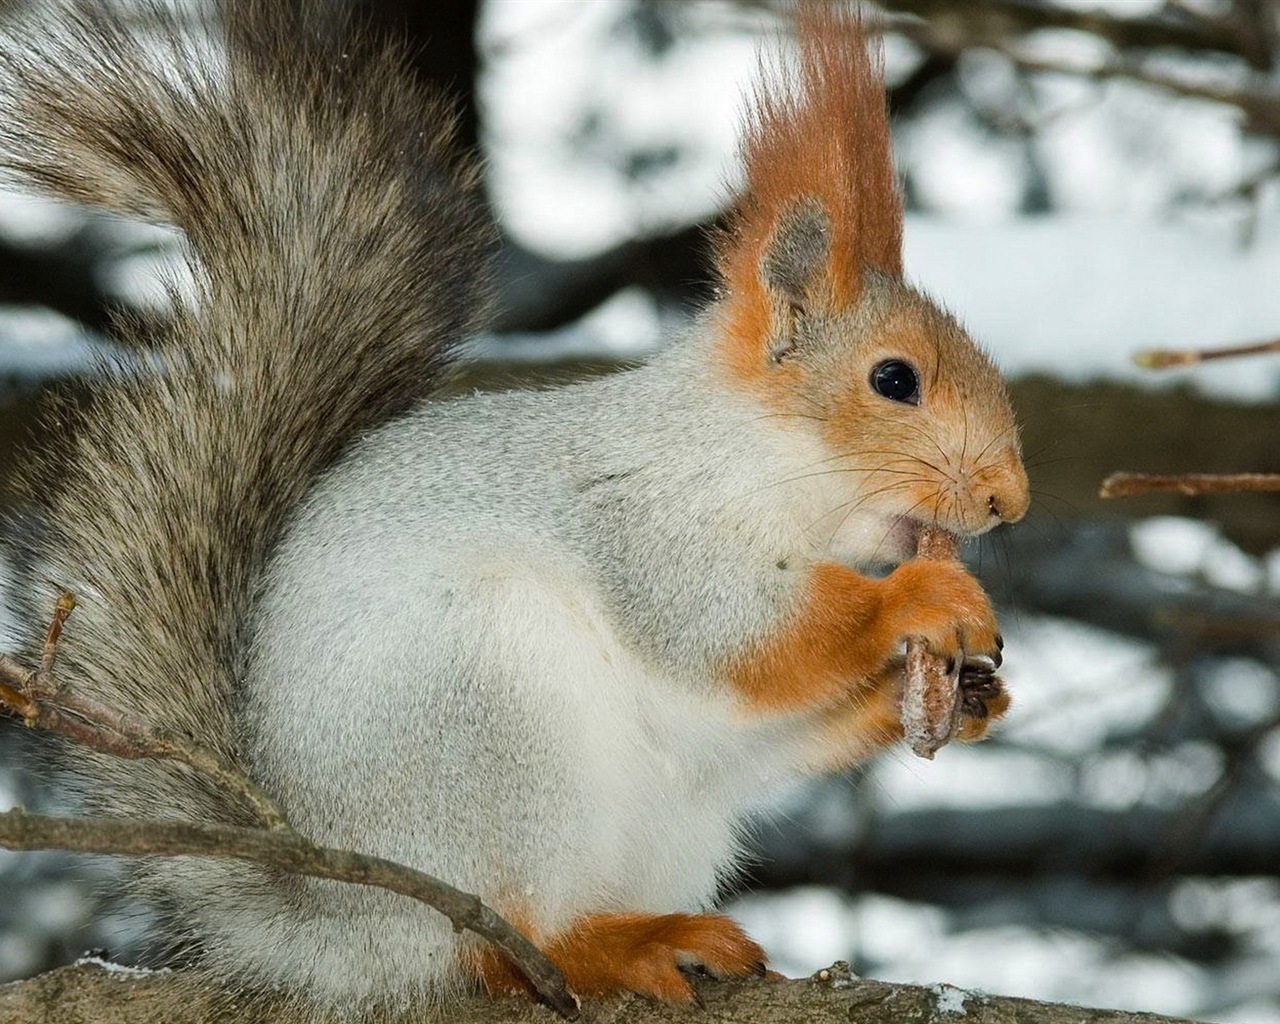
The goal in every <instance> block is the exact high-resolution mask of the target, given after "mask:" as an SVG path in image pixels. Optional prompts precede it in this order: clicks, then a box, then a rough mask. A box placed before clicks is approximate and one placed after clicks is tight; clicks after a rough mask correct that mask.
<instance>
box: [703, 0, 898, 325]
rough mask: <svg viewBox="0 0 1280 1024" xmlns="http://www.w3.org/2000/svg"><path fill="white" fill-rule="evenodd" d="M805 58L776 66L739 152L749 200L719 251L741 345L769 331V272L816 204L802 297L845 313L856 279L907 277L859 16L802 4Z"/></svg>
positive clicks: (886, 145)
mask: <svg viewBox="0 0 1280 1024" xmlns="http://www.w3.org/2000/svg"><path fill="white" fill-rule="evenodd" d="M796 26H797V33H798V37H799V55H798V57H796V58H795V59H786V60H780V61H779V62H777V63H776V64H773V65H772V66H770V65H769V64H768V63H766V62H765V61H764V60H762V62H761V63H762V68H761V84H760V85H759V86H758V87H757V89H756V90H755V94H754V96H753V97H752V102H751V105H750V107H749V109H748V112H747V115H746V121H745V127H744V134H743V141H742V147H741V152H742V161H743V164H744V166H745V170H746V191H745V194H744V195H743V196H742V198H741V200H740V201H739V205H738V208H737V209H736V211H735V212H734V214H733V216H732V217H731V219H730V222H729V225H728V227H727V229H726V231H725V232H724V234H723V235H722V236H721V238H720V240H719V244H718V246H717V257H718V264H719V269H720V273H721V275H722V277H723V279H724V283H725V285H726V286H727V289H728V299H729V304H730V310H729V313H730V325H729V326H730V330H731V332H732V333H733V334H734V335H735V336H736V337H737V338H738V339H739V340H740V341H743V342H746V341H747V340H748V337H753V338H754V340H755V341H757V342H759V341H761V340H763V337H764V336H765V335H766V334H767V333H768V332H769V331H770V330H771V324H770V320H771V315H770V314H771V310H773V308H774V307H775V306H776V304H777V297H771V296H770V295H769V294H768V292H769V284H768V282H767V281H766V280H765V276H766V275H765V273H764V263H765V261H766V259H767V257H768V256H769V249H770V247H771V245H772V243H773V242H774V240H775V237H776V236H777V234H778V231H779V228H780V226H782V225H785V224H786V223H787V221H788V218H791V217H793V216H794V211H795V210H796V209H798V208H802V206H801V204H807V205H809V206H810V207H812V206H813V205H815V203H816V204H817V206H819V207H820V209H821V211H822V213H823V214H825V219H826V224H825V228H826V232H827V233H826V236H825V239H824V241H825V251H824V252H823V254H822V255H823V260H822V266H821V267H820V268H818V269H819V274H818V275H817V278H816V279H815V280H813V281H811V282H810V283H809V286H808V288H807V290H808V292H810V293H811V297H812V298H813V299H814V300H817V301H822V302H824V303H830V304H831V306H832V307H833V308H837V309H839V308H844V307H847V306H848V305H850V304H852V303H853V302H856V301H857V298H858V294H859V291H860V285H861V275H862V271H863V270H864V269H865V268H874V269H876V270H879V271H881V272H882V273H885V274H888V275H890V276H892V277H901V275H902V201H901V197H900V195H899V192H898V185H897V178H896V176H895V173H894V168H893V157H892V153H891V149H890V136H889V118H888V112H887V110H886V105H885V92H884V75H883V61H882V58H881V56H880V51H879V48H878V47H877V48H876V49H875V51H874V52H872V51H869V50H868V47H867V39H866V33H865V31H864V29H863V23H862V17H861V14H860V13H859V12H858V11H857V10H856V9H854V8H851V7H850V6H849V5H847V4H845V3H841V2H838V0H801V3H800V4H799V7H798V13H797V17H796Z"/></svg>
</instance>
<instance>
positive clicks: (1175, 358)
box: [1133, 339, 1280, 370]
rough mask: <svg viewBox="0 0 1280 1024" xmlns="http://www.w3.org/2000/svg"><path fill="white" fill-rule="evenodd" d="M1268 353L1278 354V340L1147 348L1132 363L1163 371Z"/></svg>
mask: <svg viewBox="0 0 1280 1024" xmlns="http://www.w3.org/2000/svg"><path fill="white" fill-rule="evenodd" d="M1270 352H1280V339H1277V340H1275V341H1261V342H1257V343H1256V344H1253V345H1232V346H1230V347H1228V348H1205V349H1190V348H1185V349H1179V348H1148V349H1143V350H1142V351H1141V352H1136V353H1134V356H1133V361H1134V362H1135V363H1137V364H1138V365H1139V366H1141V367H1143V369H1147V370H1164V369H1167V368H1169V367H1171V366H1194V365H1195V364H1196V363H1203V362H1206V361H1207V360H1210V359H1234V358H1236V357H1237V356H1260V355H1266V354H1267V353H1270Z"/></svg>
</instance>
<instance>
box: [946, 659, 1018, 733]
mask: <svg viewBox="0 0 1280 1024" xmlns="http://www.w3.org/2000/svg"><path fill="white" fill-rule="evenodd" d="M998 665H999V661H998V660H997V661H996V663H995V665H990V664H988V663H987V662H986V661H985V660H983V661H971V662H966V663H965V664H964V666H963V667H962V668H961V669H960V722H959V725H958V726H957V729H956V737H957V738H958V739H959V740H960V741H961V742H962V743H974V742H976V741H978V740H980V739H982V738H983V737H985V736H986V734H987V730H988V729H990V728H991V725H992V723H994V722H997V721H999V720H1000V719H1001V718H1003V717H1004V716H1005V713H1006V712H1007V711H1008V710H1009V705H1010V704H1011V703H1012V701H1011V699H1010V697H1009V694H1008V691H1006V690H1005V688H1004V682H1003V681H1002V680H1001V679H1000V677H999V676H997V675H996V674H995V668H996V667H998Z"/></svg>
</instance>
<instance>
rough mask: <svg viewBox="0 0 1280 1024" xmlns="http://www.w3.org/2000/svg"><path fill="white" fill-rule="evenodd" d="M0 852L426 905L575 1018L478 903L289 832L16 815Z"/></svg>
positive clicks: (550, 974) (530, 950) (529, 953)
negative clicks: (369, 889)
mask: <svg viewBox="0 0 1280 1024" xmlns="http://www.w3.org/2000/svg"><path fill="white" fill-rule="evenodd" d="M0 846H2V847H4V848H6V849H9V850H69V851H72V852H74V853H107V854H116V855H121V854H123V855H126V856H142V855H156V854H159V855H161V856H166V857H180V856H197V857H216V858H222V859H232V860H245V861H251V862H253V863H256V864H265V865H267V866H269V867H275V868H282V869H284V870H286V871H290V872H293V873H294V874H297V875H307V876H310V877H312V878H329V879H333V880H334V881H337V882H349V883H351V884H354V885H369V886H374V887H376V888H379V889H387V890H389V891H390V892H395V893H399V894H400V895H402V896H408V897H409V898H410V899H414V900H417V901H418V902H420V903H425V904H426V905H427V906H429V907H431V908H432V909H433V910H438V911H439V912H440V913H442V914H444V915H445V916H446V917H447V918H449V920H450V921H452V922H453V923H454V925H455V926H457V927H458V928H465V929H467V930H468V931H470V932H474V933H475V934H476V935H479V936H480V937H481V938H484V939H487V940H488V941H489V942H492V943H493V944H494V945H495V946H497V947H498V948H499V949H501V950H502V952H503V953H504V954H505V955H506V956H507V957H509V958H510V960H511V962H512V963H513V964H514V965H515V966H516V967H517V968H518V969H519V970H520V971H521V973H523V974H524V976H525V977H526V978H528V979H529V981H530V983H531V984H532V985H533V987H534V988H535V989H537V991H538V994H539V995H541V996H542V997H543V998H544V999H546V1001H547V1002H548V1004H549V1005H550V1006H551V1007H552V1008H553V1009H554V1010H556V1012H558V1013H560V1014H561V1015H562V1016H565V1017H568V1018H574V1017H576V1016H577V1014H578V1004H577V1000H576V999H575V998H574V997H573V996H572V995H571V994H570V993H569V991H568V989H567V988H565V984H564V979H563V977H561V975H560V972H559V971H558V970H557V969H556V968H555V966H554V965H553V964H552V963H551V961H549V960H548V959H547V958H546V957H545V956H543V955H542V953H541V951H540V950H538V948H537V947H536V946H534V945H533V943H531V942H530V941H529V940H528V939H526V938H525V937H524V936H523V935H521V934H520V933H519V932H518V931H516V930H515V929H514V928H513V927H512V926H511V925H510V924H508V923H507V922H506V921H505V920H504V919H503V918H501V917H499V916H498V915H497V914H496V913H494V911H492V910H491V909H490V908H489V907H487V906H485V905H484V903H482V902H481V901H480V898H479V897H478V896H473V895H471V894H470V893H465V892H462V891H461V890H460V889H455V888H454V887H453V886H451V885H449V884H448V883H446V882H442V881H440V880H439V879H437V878H433V877H432V876H430V875H428V874H425V873H423V872H421V871H416V870H414V869H413V868H409V867H405V866H404V865H402V864H396V863H394V862H392V861H389V860H384V859H383V858H381V857H371V856H368V855H366V854H361V853H353V852H351V851H350V850H335V849H331V848H329V847H326V846H317V845H315V844H313V843H310V842H308V841H307V840H306V839H303V838H302V836H300V835H298V834H297V833H296V832H294V831H292V830H290V829H256V828H237V827H235V826H232V825H196V824H191V823H188V822H179V821H117V820H113V819H86V818H52V817H44V816H42V815H35V814H28V813H26V812H25V811H23V810H22V809H21V808H15V809H13V810H11V811H6V812H4V813H2V814H0Z"/></svg>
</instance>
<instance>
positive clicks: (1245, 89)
mask: <svg viewBox="0 0 1280 1024" xmlns="http://www.w3.org/2000/svg"><path fill="white" fill-rule="evenodd" d="M966 9H967V8H966ZM893 29H894V31H897V32H900V33H902V34H903V35H905V36H906V37H907V38H909V39H911V40H912V41H913V42H916V43H918V44H919V45H921V46H923V47H924V48H925V49H927V50H929V51H930V52H932V53H936V54H941V55H945V56H948V57H953V58H954V57H956V56H958V55H960V54H961V53H963V52H964V51H966V50H970V49H975V48H976V49H989V50H994V51H995V52H997V53H999V54H1001V55H1003V56H1004V57H1006V58H1007V59H1008V60H1009V61H1010V62H1011V63H1013V64H1014V65H1015V66H1016V67H1019V68H1021V69H1023V70H1025V71H1039V72H1051V73H1057V74H1067V75H1075V76H1078V77H1082V78H1091V79H1094V80H1097V81H1107V80H1110V79H1117V78H1118V79H1126V80H1128V81H1133V82H1140V83H1142V84H1144V85H1150V86H1153V87H1155V88H1157V89H1162V90H1164V91H1165V92H1169V93H1173V94H1174V95H1176V96H1183V97H1187V98H1189V99H1202V100H1210V101H1212V102H1214V103H1222V104H1226V105H1227V106H1232V107H1235V108H1237V109H1238V110H1240V111H1241V112H1242V113H1243V114H1244V115H1245V127H1246V128H1247V129H1249V130H1251V131H1254V132H1257V133H1260V134H1264V135H1270V136H1274V137H1280V91H1277V90H1276V89H1275V88H1274V86H1272V85H1271V84H1269V82H1267V81H1266V80H1263V79H1258V78H1255V79H1254V80H1253V82H1252V83H1251V84H1236V83H1223V82H1207V81H1198V80H1193V79H1190V78H1186V77H1183V76H1181V75H1172V74H1169V73H1167V72H1164V71H1158V70H1155V69H1153V68H1151V67H1148V66H1147V65H1146V64H1144V63H1142V62H1141V61H1139V60H1137V59H1135V58H1133V57H1132V56H1121V57H1117V58H1105V59H1102V60H1096V61H1079V60H1069V59H1064V58H1058V57H1043V56H1038V55H1036V54H1033V53H1030V52H1028V51H1027V50H1026V49H1024V48H1023V47H1022V46H1020V45H1019V43H1018V41H1017V40H1016V39H1012V38H1010V35H1009V33H1008V32H1007V31H1006V30H1005V29H1004V28H1002V27H1001V26H1000V25H999V23H998V22H997V23H988V22H986V21H981V20H979V21H968V20H966V19H965V18H963V17H960V16H956V17H946V18H944V17H939V18H938V19H937V20H935V21H923V20H922V21H918V22H915V23H906V24H895V25H894V26H893Z"/></svg>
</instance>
